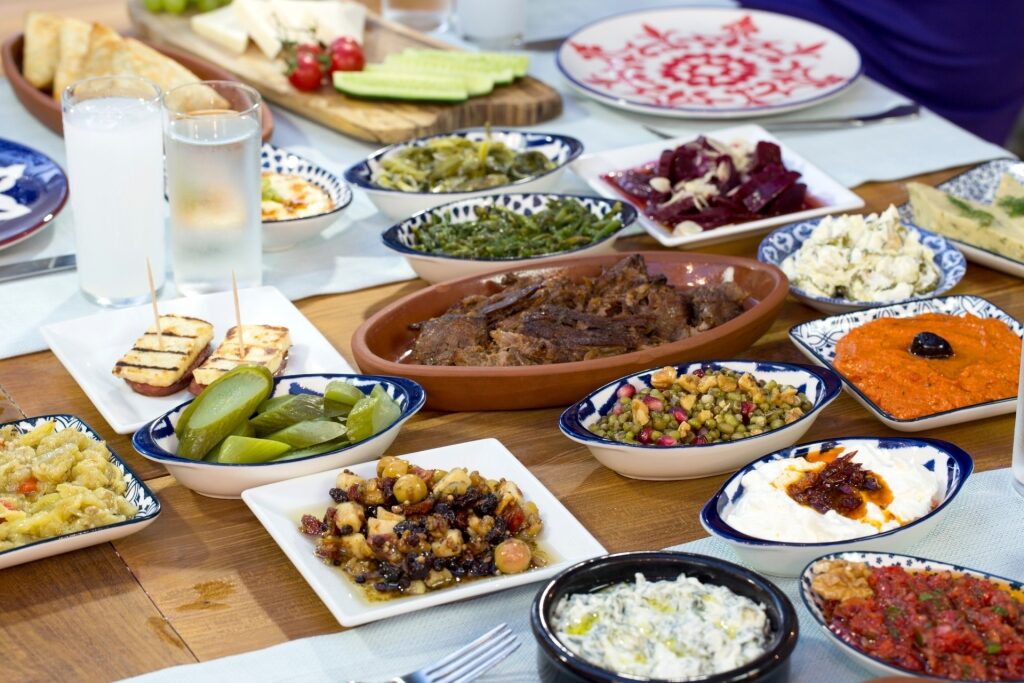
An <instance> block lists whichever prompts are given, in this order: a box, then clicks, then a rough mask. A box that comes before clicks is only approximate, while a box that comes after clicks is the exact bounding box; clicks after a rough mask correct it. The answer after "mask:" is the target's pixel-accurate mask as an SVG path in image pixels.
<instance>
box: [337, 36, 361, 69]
mask: <svg viewBox="0 0 1024 683" xmlns="http://www.w3.org/2000/svg"><path fill="white" fill-rule="evenodd" d="M365 64H366V58H365V57H364V56H363V48H361V47H360V46H359V43H357V42H356V41H355V40H353V39H352V38H349V37H348V36H342V37H341V38H338V39H337V40H335V41H334V42H333V43H331V67H330V72H331V73H334V72H335V71H362V70H363V66H364V65H365Z"/></svg>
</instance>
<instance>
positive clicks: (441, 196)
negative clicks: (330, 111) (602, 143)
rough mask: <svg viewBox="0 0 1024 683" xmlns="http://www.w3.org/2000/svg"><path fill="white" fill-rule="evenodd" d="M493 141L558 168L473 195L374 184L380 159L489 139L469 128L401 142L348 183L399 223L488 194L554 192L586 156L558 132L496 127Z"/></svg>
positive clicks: (367, 162)
mask: <svg viewBox="0 0 1024 683" xmlns="http://www.w3.org/2000/svg"><path fill="white" fill-rule="evenodd" d="M489 134H490V139H491V140H492V141H494V142H502V143H504V144H505V145H507V146H508V147H511V148H512V149H514V150H517V151H520V152H525V151H528V150H530V151H537V152H540V153H541V154H543V155H544V156H546V157H547V158H549V159H551V160H552V161H554V162H555V167H554V168H553V169H551V170H550V171H547V172H546V173H542V174H540V175H536V176H531V177H529V178H523V179H522V180H517V181H516V182H514V183H508V184H506V185H498V186H496V187H488V188H485V189H483V190H476V191H473V192H403V191H401V190H391V189H388V188H385V187H381V186H380V185H378V184H377V183H375V182H374V175H375V174H376V173H377V172H378V171H379V169H380V160H381V159H383V158H385V157H388V156H390V155H392V154H395V153H397V152H398V151H399V150H400V149H403V148H405V147H410V146H421V145H423V144H425V143H426V142H427V141H428V140H432V139H434V138H444V137H451V136H458V137H464V138H468V139H470V140H473V141H477V142H479V141H481V140H484V139H486V138H487V136H488V131H487V129H485V128H467V129H465V130H457V131H452V132H451V133H440V134H438V135H429V136H427V137H422V138H416V139H414V140H409V141H408V142H400V143H398V144H395V145H390V146H388V147H384V148H382V149H379V150H377V151H376V152H374V153H373V154H371V155H370V156H368V157H367V158H366V159H364V160H363V161H360V162H359V163H358V164H355V165H354V166H350V167H349V168H348V170H346V171H345V180H347V181H348V182H349V183H350V184H351V185H352V186H353V187H358V188H359V189H360V190H362V191H363V192H365V193H366V194H367V196H369V198H370V201H372V202H373V204H374V206H376V207H377V208H378V209H380V211H381V212H382V213H383V214H384V215H386V216H388V217H389V218H393V219H395V220H401V219H403V218H405V217H407V216H411V215H412V214H414V213H416V212H418V211H424V210H425V209H431V208H433V207H435V206H439V205H441V204H445V203H448V202H454V201H459V200H460V199H469V198H470V197H482V196H484V195H488V194H494V193H496V192H497V193H500V192H544V191H546V190H550V189H552V188H553V187H554V186H555V185H556V184H557V183H558V180H559V178H561V177H562V174H563V173H564V172H565V169H566V167H567V166H568V165H569V162H571V161H573V160H575V159H576V157H578V156H579V155H580V154H582V153H583V143H582V142H580V141H579V140H577V139H576V138H572V137H569V136H568V135H556V134H554V133H534V132H530V131H521V130H512V129H501V128H492V129H491V130H490V133H489Z"/></svg>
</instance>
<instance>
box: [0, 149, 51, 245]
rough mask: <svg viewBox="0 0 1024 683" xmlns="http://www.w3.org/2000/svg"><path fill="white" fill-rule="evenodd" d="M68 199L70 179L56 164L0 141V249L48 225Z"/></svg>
mask: <svg viewBox="0 0 1024 683" xmlns="http://www.w3.org/2000/svg"><path fill="white" fill-rule="evenodd" d="M67 198H68V179H67V176H65V175H64V171H62V170H61V168H60V166H58V165H57V162H55V161H54V160H53V159H51V158H50V157H48V156H46V155H45V154H43V153H42V152H37V151H36V150H34V149H32V148H31V147H26V146H25V145H19V144H18V143H16V142H12V141H10V140H4V139H3V138H0V249H6V248H7V247H13V246H14V245H15V244H18V243H19V242H21V241H23V240H27V239H28V238H29V237H32V236H33V235H35V234H36V233H38V232H39V231H40V230H42V229H43V228H45V227H46V226H48V225H49V224H50V222H51V221H52V220H53V219H54V218H55V217H56V216H57V214H58V213H60V211H61V209H63V208H64V204H65V202H66V201H67Z"/></svg>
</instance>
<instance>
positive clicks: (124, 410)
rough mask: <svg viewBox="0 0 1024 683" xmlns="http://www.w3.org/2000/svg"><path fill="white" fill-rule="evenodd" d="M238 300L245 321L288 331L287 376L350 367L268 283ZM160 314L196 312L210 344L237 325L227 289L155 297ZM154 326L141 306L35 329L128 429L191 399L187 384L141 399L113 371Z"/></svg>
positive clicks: (113, 420) (110, 416)
mask: <svg viewBox="0 0 1024 683" xmlns="http://www.w3.org/2000/svg"><path fill="white" fill-rule="evenodd" d="M238 302H239V306H240V307H241V311H242V321H243V323H244V324H246V325H250V324H262V325H283V326H285V327H287V328H288V330H289V331H290V332H291V337H292V348H291V350H289V352H288V365H287V366H285V373H286V374H296V373H304V372H353V370H352V366H351V365H349V364H348V363H347V362H346V361H345V359H344V358H342V357H341V354H340V353H338V351H337V350H336V349H335V348H334V347H333V346H331V343H330V342H329V341H327V339H325V338H324V336H323V335H322V334H320V330H318V329H316V328H315V327H313V324H312V323H311V322H309V320H307V319H306V317H305V316H304V315H302V313H300V312H299V309H297V308H295V305H294V304H292V302H291V301H288V299H286V298H285V296H284V295H283V294H281V292H279V291H278V290H277V289H275V288H274V287H254V288H252V289H241V290H239V291H238ZM160 312H161V313H178V314H181V315H190V316H195V317H197V318H202V319H203V320H206V321H207V322H209V323H211V324H212V325H213V345H214V347H216V346H217V345H218V344H220V342H221V341H223V339H224V335H225V334H227V331H228V328H230V327H233V326H234V324H235V307H234V302H233V300H232V297H231V292H218V293H216V294H204V295H202V296H193V297H184V298H181V299H171V300H169V301H161V302H160ZM152 324H153V309H152V307H151V306H150V305H149V304H145V305H142V306H133V307H131V308H121V309H117V310H111V311H103V312H102V313H97V314H95V315H90V316H86V317H84V318H77V319H75V320H65V321H64V322H59V323H53V324H51V325H47V326H46V327H43V328H42V330H40V331H41V332H42V335H43V339H45V340H46V343H47V344H49V346H50V350H51V351H53V353H54V355H56V356H57V358H58V359H59V360H60V362H61V363H63V365H64V367H65V368H67V370H68V372H70V373H71V376H72V377H74V378H75V381H76V382H78V386H80V387H82V391H84V392H85V394H86V396H88V397H89V400H90V401H92V402H93V404H94V405H95V406H96V409H97V410H99V411H100V414H101V415H102V416H103V419H105V420H106V421H107V422H108V423H110V426H111V428H113V430H114V431H115V432H117V433H118V434H131V433H132V432H134V431H135V430H136V429H138V428H139V427H141V426H142V425H144V424H146V423H147V422H149V421H150V420H153V419H155V418H158V417H160V416H161V415H163V414H164V413H166V412H167V411H169V410H171V409H172V408H174V407H175V406H177V405H178V404H180V403H183V402H184V401H187V400H189V399H190V398H192V394H190V393H188V391H187V390H185V389H183V390H181V391H179V392H178V393H176V394H171V395H170V396H143V395H142V394H138V393H136V392H134V391H132V390H131V389H130V388H129V387H128V385H127V384H126V383H125V382H124V380H122V379H119V378H117V377H114V375H112V374H111V372H110V371H111V370H112V369H113V367H114V363H116V362H117V359H118V358H120V357H121V356H122V355H124V353H125V352H126V351H127V350H128V349H130V348H131V347H132V343H133V342H135V340H136V339H138V338H139V336H140V335H141V334H142V332H143V330H145V329H146V328H147V327H149V326H150V325H152Z"/></svg>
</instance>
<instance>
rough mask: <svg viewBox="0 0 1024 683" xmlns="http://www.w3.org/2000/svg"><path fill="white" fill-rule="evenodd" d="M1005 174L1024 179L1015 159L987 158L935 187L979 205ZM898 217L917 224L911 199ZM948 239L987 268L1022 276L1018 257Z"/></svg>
mask: <svg viewBox="0 0 1024 683" xmlns="http://www.w3.org/2000/svg"><path fill="white" fill-rule="evenodd" d="M1004 173H1009V174H1010V175H1012V176H1013V177H1014V178H1016V179H1017V180H1018V181H1021V182H1024V163H1021V162H1020V161H1017V160H1016V159H995V160H993V161H986V162H985V163H983V164H979V165H977V166H975V167H974V168H971V169H968V170H966V171H964V172H963V173H960V174H959V175H955V176H953V177H952V178H950V179H949V180H947V181H945V182H943V183H939V184H938V185H936V186H935V187H937V188H938V189H940V190H942V191H943V192H947V193H949V194H951V195H953V196H954V197H959V198H961V199H970V200H971V201H975V202H980V203H982V204H991V203H992V200H993V199H995V196H996V188H998V187H999V179H1000V178H1001V177H1002V176H1003V174H1004ZM900 217H901V218H902V219H903V220H904V221H905V222H907V223H913V224H914V225H917V224H916V223H914V210H913V209H912V208H911V207H910V202H906V203H904V204H901V205H900ZM947 239H948V240H949V241H950V242H953V243H954V244H955V245H956V246H957V247H958V248H959V249H960V251H962V252H963V253H964V256H965V257H967V260H968V261H973V262H974V263H980V264H981V265H983V266H985V267H986V268H991V269H992V270H998V271H1000V272H1003V273H1006V274H1007V275H1013V276H1014V277H1024V263H1022V262H1021V261H1018V260H1017V259H1014V258H1010V257H1009V256H1004V255H1003V254H1000V253H998V252H995V251H989V250H988V249H983V248H982V247H976V246H974V245H973V244H967V243H966V242H961V241H960V240H955V239H953V238H952V237H948V238H947Z"/></svg>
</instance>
